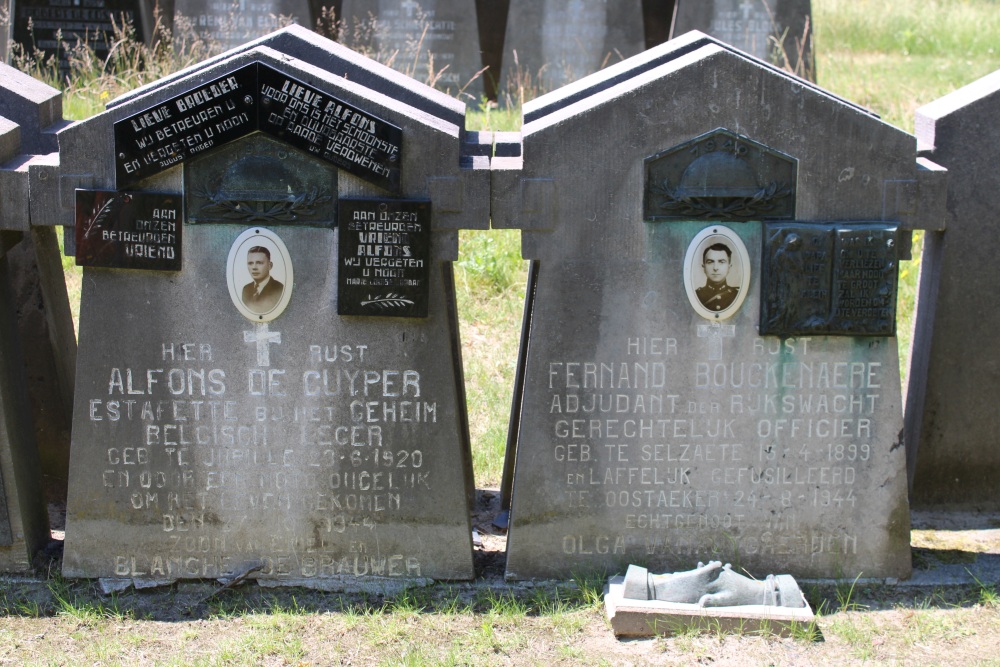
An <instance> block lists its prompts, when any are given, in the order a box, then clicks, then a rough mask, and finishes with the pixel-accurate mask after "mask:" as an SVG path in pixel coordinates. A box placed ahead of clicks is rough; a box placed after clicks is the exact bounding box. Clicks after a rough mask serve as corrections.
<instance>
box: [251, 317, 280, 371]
mask: <svg viewBox="0 0 1000 667" xmlns="http://www.w3.org/2000/svg"><path fill="white" fill-rule="evenodd" d="M243 342H245V343H257V365H258V366H259V367H261V368H264V367H265V366H270V365H271V348H270V345H271V343H274V344H276V345H277V344H280V343H281V332H280V331H268V330H267V322H255V323H254V330H253V331H244V332H243Z"/></svg>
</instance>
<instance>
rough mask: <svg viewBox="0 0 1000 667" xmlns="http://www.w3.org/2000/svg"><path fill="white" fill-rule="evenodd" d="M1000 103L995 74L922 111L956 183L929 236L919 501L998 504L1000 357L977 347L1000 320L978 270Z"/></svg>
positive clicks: (916, 466)
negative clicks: (998, 379)
mask: <svg viewBox="0 0 1000 667" xmlns="http://www.w3.org/2000/svg"><path fill="white" fill-rule="evenodd" d="M998 107H1000V73H993V74H990V75H988V76H986V77H983V78H982V79H980V80H978V81H975V82H973V83H971V84H969V85H968V86H965V87H964V88H961V89H959V90H957V91H955V92H953V93H951V94H949V95H946V96H945V97H942V98H941V99H939V100H937V101H935V102H932V103H930V104H928V105H926V106H924V107H921V108H920V109H918V110H917V117H916V128H917V130H916V131H917V139H918V141H919V142H920V149H921V151H922V154H924V155H926V156H927V157H929V158H930V159H932V160H933V161H934V162H935V163H937V164H939V165H941V166H942V167H945V168H947V169H948V172H949V179H948V191H947V209H948V211H947V212H948V219H947V227H946V228H945V229H944V230H938V231H929V232H928V233H927V234H926V235H925V237H924V251H923V258H922V260H921V268H920V286H919V291H918V298H917V309H916V316H915V320H916V321H915V324H914V338H913V354H912V359H913V364H912V365H911V371H910V375H909V382H910V386H909V389H908V391H907V438H908V447H909V448H910V451H909V455H910V471H911V485H912V490H911V502H912V503H913V505H914V506H915V507H948V506H965V507H972V508H976V509H985V508H994V509H995V508H998V507H1000V487H998V485H997V479H998V478H1000V445H998V443H997V439H996V436H995V433H996V432H997V429H998V428H1000V421H998V416H997V411H996V408H995V405H994V403H993V401H992V400H991V399H990V391H989V390H988V387H990V386H992V384H993V382H994V379H995V376H996V373H995V370H994V369H995V366H996V361H995V359H994V354H993V352H992V351H991V350H989V349H988V348H987V349H984V348H983V347H982V346H978V345H972V344H970V343H969V341H975V340H979V339H980V338H981V337H984V336H985V337H986V338H987V339H990V337H992V336H993V335H994V331H996V328H997V327H998V326H1000V315H998V314H997V312H996V311H995V310H994V309H992V308H990V307H988V306H987V304H986V302H985V300H984V298H983V296H984V295H988V294H991V293H993V292H994V291H995V290H996V289H997V279H996V277H995V276H994V275H993V272H991V271H978V270H972V268H971V267H973V266H975V264H976V263H977V262H980V261H983V260H982V258H983V256H984V255H989V253H990V244H989V243H988V242H985V240H987V239H992V238H993V237H994V235H995V234H996V233H997V230H998V229H1000V215H998V213H997V207H996V203H995V201H994V200H995V193H996V191H997V187H998V182H1000V181H998V178H997V175H996V170H995V169H994V168H993V167H992V166H991V164H992V162H991V152H992V151H991V148H992V147H994V146H995V145H996V144H997V143H998V139H997V136H996V134H995V132H993V131H992V120H991V119H993V118H995V116H996V112H997V109H998ZM924 359H925V360H926V361H924V362H923V363H926V366H925V367H924V368H921V363H922V360H924ZM921 394H923V395H925V396H926V398H922V400H918V397H920V395H921Z"/></svg>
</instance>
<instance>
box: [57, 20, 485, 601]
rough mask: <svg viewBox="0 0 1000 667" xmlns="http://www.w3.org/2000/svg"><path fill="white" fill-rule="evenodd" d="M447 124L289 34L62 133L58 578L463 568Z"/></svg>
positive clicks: (465, 542) (465, 527) (310, 37)
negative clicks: (74, 343)
mask: <svg viewBox="0 0 1000 667" xmlns="http://www.w3.org/2000/svg"><path fill="white" fill-rule="evenodd" d="M320 62H321V63H323V64H324V67H323V68H320V67H317V63H320ZM326 65H329V66H328V67H327V66H326ZM348 73H349V76H344V74H348ZM402 100H409V101H411V102H412V103H413V104H412V105H411V104H408V103H407V102H406V101H402ZM414 105H416V106H414ZM463 127H464V106H463V105H461V104H460V103H458V102H455V101H454V100H452V99H451V98H448V97H447V96H445V95H443V94H441V93H437V92H436V91H433V90H432V89H429V88H427V87H426V86H420V85H419V84H415V83H414V82H412V81H408V80H406V79H405V77H402V76H401V75H399V74H398V73H396V72H394V71H392V70H390V69H388V68H386V67H382V66H380V65H378V64H377V63H374V62H371V61H367V60H365V59H363V58H361V57H359V56H357V54H354V53H353V52H350V51H349V50H347V49H346V48H345V47H343V46H340V45H338V44H336V43H334V42H331V41H329V40H326V39H324V38H321V37H319V36H317V35H315V34H312V33H310V32H308V31H306V30H305V29H303V28H300V27H297V26H292V27H290V28H287V29H285V30H282V31H280V32H278V33H276V34H274V35H271V36H268V37H267V38H265V39H263V40H261V41H259V42H257V43H255V44H254V45H253V46H252V47H248V48H243V49H238V50H236V51H234V52H231V53H230V54H228V55H226V56H225V57H222V58H217V59H214V60H212V61H210V62H208V63H206V64H204V65H202V66H201V67H199V68H197V69H195V70H193V71H188V72H186V73H183V74H180V75H175V76H172V77H168V78H166V79H164V80H162V81H160V82H157V83H156V84H154V85H151V86H147V87H146V88H144V89H142V90H141V91H138V92H136V93H133V94H131V95H129V96H127V97H124V98H121V99H119V100H117V101H116V102H115V103H113V104H112V105H109V109H108V111H106V112H105V113H103V114H101V115H99V116H96V117H94V118H92V119H90V120H88V121H84V122H82V123H80V124H78V125H76V126H74V127H72V128H70V129H68V130H66V131H65V132H64V133H63V135H62V137H61V143H60V146H61V148H62V150H63V155H62V161H61V165H60V169H61V175H60V179H61V180H62V181H63V185H62V186H61V188H60V189H61V190H63V189H64V188H68V187H69V186H71V185H72V184H73V183H74V182H82V181H86V182H89V183H90V185H89V186H88V188H86V190H77V191H76V193H75V196H74V202H75V207H72V208H68V209H64V210H62V211H61V212H60V217H63V218H65V217H67V216H68V215H72V216H74V218H75V222H76V228H75V232H76V250H77V261H78V262H80V263H82V264H87V265H89V266H86V268H85V269H84V284H85V288H84V293H83V298H82V306H81V308H82V313H81V331H80V351H81V354H80V359H81V364H80V367H79V369H78V373H77V389H76V410H75V412H74V431H73V449H72V471H73V472H72V476H71V479H70V498H69V506H68V516H67V542H66V552H65V557H64V565H63V569H64V572H65V574H66V575H67V576H86V577H106V578H119V579H145V580H152V581H162V580H171V579H178V578H218V577H232V576H237V575H239V574H243V573H251V576H252V577H255V578H257V579H258V580H262V581H267V582H279V583H281V582H284V583H301V584H308V585H313V586H320V587H323V586H339V585H342V584H344V582H345V581H349V582H359V581H363V580H369V579H370V580H373V581H376V582H378V581H385V580H386V579H426V578H440V579H469V578H471V577H472V576H473V569H472V551H471V527H470V518H469V502H468V501H469V498H470V496H471V493H472V477H471V457H470V452H469V443H468V427H467V421H466V416H465V397H464V388H463V380H462V369H461V359H460V356H459V350H460V346H459V340H458V331H457V318H456V316H455V303H454V291H453V290H454V288H453V284H452V277H451V275H452V274H451V264H450V261H451V260H453V259H454V258H455V257H456V255H457V241H458V238H457V229H458V228H460V227H463V226H475V225H479V226H485V224H486V221H487V220H488V210H489V209H488V196H487V188H488V187H489V185H488V183H489V181H488V179H489V174H488V171H487V170H486V169H484V168H482V167H484V166H485V165H486V159H485V158H481V157H479V153H481V152H482V151H481V147H480V146H479V143H478V141H479V138H478V137H477V136H476V135H471V136H470V135H467V134H466V133H465V132H464V130H463ZM95 146H100V147H101V148H100V152H98V153H97V154H95V153H94V147H95ZM87 169H92V171H91V172H87V171H86V170H87ZM52 180H55V179H52ZM345 240H346V241H347V242H345ZM348 247H349V248H350V252H348V251H347V250H346V249H347V248H348ZM105 267H114V268H105ZM345 271H349V272H350V275H349V276H348V280H346V281H344V282H345V283H346V284H342V282H341V280H340V274H341V273H342V272H345ZM345 306H349V308H345ZM182 385H183V386H182Z"/></svg>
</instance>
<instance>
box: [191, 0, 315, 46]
mask: <svg viewBox="0 0 1000 667" xmlns="http://www.w3.org/2000/svg"><path fill="white" fill-rule="evenodd" d="M173 6H174V13H173V27H174V30H175V32H176V31H183V30H185V29H186V28H187V27H190V28H191V29H192V30H194V32H196V33H197V34H198V35H200V36H201V37H203V38H204V39H206V40H207V41H209V42H210V43H211V44H213V45H216V46H217V47H219V49H221V50H225V49H230V48H232V47H234V46H239V45H240V44H243V43H245V42H249V41H251V40H253V39H256V38H258V37H263V36H264V35H266V34H268V33H270V32H273V31H275V30H277V29H278V28H281V27H283V26H286V25H288V24H291V23H297V24H299V25H303V26H305V27H307V28H311V27H312V26H313V22H314V20H315V18H314V16H313V13H312V10H311V6H312V5H311V4H310V2H309V0H250V1H247V0H173Z"/></svg>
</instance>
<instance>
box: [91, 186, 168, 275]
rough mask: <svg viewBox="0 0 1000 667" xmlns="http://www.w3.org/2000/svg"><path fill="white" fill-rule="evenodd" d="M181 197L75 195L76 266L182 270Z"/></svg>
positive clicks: (98, 192) (105, 193)
mask: <svg viewBox="0 0 1000 667" xmlns="http://www.w3.org/2000/svg"><path fill="white" fill-rule="evenodd" d="M180 217H181V198H180V197H179V196H177V195H167V194H154V193H146V192H110V191H106V190H77V191H76V227H75V233H76V264H77V266H99V267H107V268H116V269H147V270H158V271H179V270H180V268H181V237H182V232H183V229H184V226H183V225H182V224H181V223H180Z"/></svg>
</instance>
